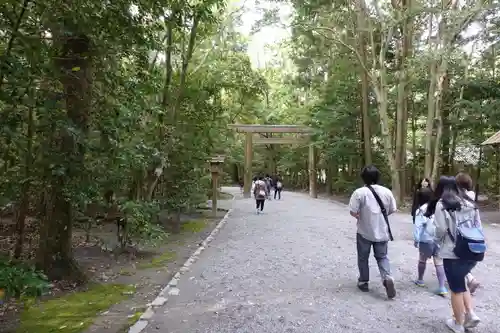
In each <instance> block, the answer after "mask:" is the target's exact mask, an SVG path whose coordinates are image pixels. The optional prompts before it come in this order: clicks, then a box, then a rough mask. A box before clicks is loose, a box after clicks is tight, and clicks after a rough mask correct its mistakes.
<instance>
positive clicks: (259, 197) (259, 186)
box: [253, 177, 267, 214]
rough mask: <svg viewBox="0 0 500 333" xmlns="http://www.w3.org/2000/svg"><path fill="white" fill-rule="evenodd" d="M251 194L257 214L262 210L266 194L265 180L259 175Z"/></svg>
mask: <svg viewBox="0 0 500 333" xmlns="http://www.w3.org/2000/svg"><path fill="white" fill-rule="evenodd" d="M253 194H254V197H255V203H256V206H257V214H260V213H261V212H262V211H263V210H264V202H265V201H266V196H267V192H266V182H265V181H264V178H263V177H259V179H258V180H257V181H256V182H255V188H254V191H253Z"/></svg>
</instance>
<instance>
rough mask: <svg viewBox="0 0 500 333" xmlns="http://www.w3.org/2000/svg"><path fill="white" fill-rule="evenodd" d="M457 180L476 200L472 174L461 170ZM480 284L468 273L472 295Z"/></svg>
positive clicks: (468, 282) (472, 198)
mask: <svg viewBox="0 0 500 333" xmlns="http://www.w3.org/2000/svg"><path fill="white" fill-rule="evenodd" d="M455 180H456V181H457V185H458V187H459V188H460V189H462V190H463V191H465V193H466V194H467V196H468V197H469V198H470V199H471V200H473V201H476V192H474V190H473V189H474V187H473V185H472V178H471V176H470V175H469V174H467V173H465V172H459V173H458V174H457V175H456V176H455ZM479 286H480V283H479V281H478V280H477V279H476V278H475V277H474V276H473V275H472V273H469V274H467V287H468V288H469V291H470V293H471V294H472V295H474V293H475V292H476V290H477V288H479Z"/></svg>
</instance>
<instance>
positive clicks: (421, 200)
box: [415, 187, 434, 208]
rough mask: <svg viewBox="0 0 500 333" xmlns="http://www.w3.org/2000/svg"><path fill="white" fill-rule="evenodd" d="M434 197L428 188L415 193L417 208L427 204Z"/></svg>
mask: <svg viewBox="0 0 500 333" xmlns="http://www.w3.org/2000/svg"><path fill="white" fill-rule="evenodd" d="M433 197H434V193H433V192H432V190H431V189H430V188H429V187H423V188H421V189H420V190H418V191H417V194H416V198H415V200H416V202H415V203H416V205H417V208H418V207H422V206H423V205H425V204H428V203H429V202H430V201H431V200H432V199H433Z"/></svg>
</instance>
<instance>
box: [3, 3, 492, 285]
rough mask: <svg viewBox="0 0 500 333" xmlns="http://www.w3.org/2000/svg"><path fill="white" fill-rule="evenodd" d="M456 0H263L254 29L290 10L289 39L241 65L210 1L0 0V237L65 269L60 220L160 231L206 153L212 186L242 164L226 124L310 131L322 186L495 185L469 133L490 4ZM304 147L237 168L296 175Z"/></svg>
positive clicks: (486, 56)
mask: <svg viewBox="0 0 500 333" xmlns="http://www.w3.org/2000/svg"><path fill="white" fill-rule="evenodd" d="M469 2H470V1H466V3H461V2H460V3H459V2H455V1H451V2H450V1H443V2H439V1H430V2H429V1H417V0H402V1H392V2H388V1H382V2H380V1H375V2H372V1H367V2H362V1H354V2H345V1H334V2H325V1H306V0H294V1H292V2H291V3H285V2H280V1H272V2H271V6H270V8H271V9H270V10H269V6H268V11H267V12H265V15H264V17H263V19H262V20H260V21H259V22H258V24H257V25H256V26H255V27H254V30H255V31H258V30H259V29H260V28H262V27H264V26H266V25H272V24H276V23H277V21H276V15H277V14H278V13H279V12H280V7H281V6H290V5H291V6H292V7H293V17H292V19H293V20H292V22H291V26H289V27H288V28H290V31H291V37H290V38H289V39H288V40H284V41H282V42H280V43H276V44H275V45H270V46H269V49H268V50H267V51H268V53H270V54H272V55H273V57H272V61H268V62H267V63H266V64H265V66H261V67H262V68H255V67H254V66H252V63H251V61H250V58H249V56H248V54H247V48H248V40H247V37H246V36H244V35H242V34H241V33H239V32H238V30H237V27H238V26H239V25H240V23H241V21H240V15H241V14H242V12H243V11H244V10H245V8H236V7H234V6H233V5H232V3H226V2H225V1H220V0H210V1H188V2H183V1H155V0H146V1H135V0H130V1H127V0H116V1H112V2H102V1H94V0H81V1H78V2H77V3H74V2H71V3H69V2H67V1H62V2H61V1H52V0H51V1H44V2H35V1H31V0H23V1H21V2H20V1H13V0H7V1H4V2H3V3H2V4H1V5H0V35H1V36H2V39H1V40H2V42H0V50H1V57H0V61H1V62H0V119H1V126H0V147H2V149H1V152H0V153H1V156H0V206H1V207H2V210H3V213H4V214H7V215H8V212H9V211H10V212H11V213H13V214H11V216H10V218H11V219H10V220H9V219H6V220H4V222H2V223H3V230H2V234H1V235H0V236H2V237H3V236H6V235H15V236H16V237H15V240H14V243H13V244H9V246H8V250H10V251H11V252H10V255H11V257H13V258H17V259H20V258H21V259H30V260H33V261H34V263H35V264H36V266H37V268H39V269H41V270H43V271H44V272H45V273H46V274H47V276H48V277H49V278H50V279H71V280H77V281H83V280H84V279H85V277H84V276H83V275H82V274H81V272H80V270H79V268H78V265H77V264H76V263H75V261H74V260H73V255H72V242H71V237H72V229H73V226H74V225H75V223H77V222H79V223H80V222H82V221H85V222H83V223H84V225H86V228H88V229H91V228H92V225H93V224H95V223H96V220H98V219H102V218H104V219H108V220H112V221H115V222H116V224H117V227H118V228H121V231H120V236H119V238H120V245H121V246H122V247H125V246H127V245H128V244H130V243H133V242H136V241H138V240H152V239H157V238H162V237H165V235H166V232H175V231H176V230H178V229H179V215H180V214H181V213H182V212H185V211H187V210H190V209H192V208H193V207H195V206H197V205H198V204H200V203H202V202H203V201H205V200H206V199H207V194H208V193H210V191H209V188H210V175H209V170H208V169H207V167H208V165H207V159H208V158H209V157H210V156H212V155H216V154H217V155H218V154H223V155H226V162H225V171H226V174H225V180H226V181H230V182H233V181H237V180H239V179H240V178H242V177H243V165H244V163H243V156H244V153H243V151H244V145H243V137H242V136H241V135H239V134H236V133H234V132H233V131H232V130H231V129H229V128H228V124H232V123H244V124H252V123H259V124H297V125H301V124H302V125H309V126H311V127H312V128H314V130H315V132H314V134H313V135H312V142H313V144H314V145H315V146H316V147H317V148H319V149H318V151H319V164H318V168H319V171H320V172H319V173H318V174H319V177H320V181H321V182H322V184H323V186H324V188H325V190H326V191H327V192H330V193H331V192H339V193H345V192H347V191H349V190H351V189H352V188H353V187H355V186H356V182H357V181H358V180H357V174H358V170H359V169H360V168H361V167H362V166H363V165H364V164H367V163H375V164H377V165H378V166H379V167H380V168H381V170H382V171H383V174H384V182H386V183H388V184H391V186H392V189H393V191H394V192H395V194H396V195H397V197H398V200H399V201H403V200H404V199H405V197H406V196H407V195H409V194H411V192H412V189H413V185H414V184H415V183H416V182H417V179H418V178H420V177H423V176H427V177H431V178H434V179H435V178H436V177H437V176H438V175H439V174H443V173H454V172H456V171H458V170H460V169H465V170H467V171H469V172H470V173H472V174H473V175H474V177H475V179H476V180H477V182H478V184H480V186H481V191H482V192H483V193H487V194H497V192H498V188H499V186H500V172H499V170H500V167H499V166H500V154H498V151H495V149H493V148H491V147H486V148H483V147H480V146H479V144H480V143H481V142H482V141H483V140H484V139H486V138H487V137H488V136H489V135H491V134H492V133H493V132H494V131H496V130H498V123H497V120H498V119H499V118H500V114H499V108H498V105H499V104H498V103H499V102H498V101H499V97H500V94H499V92H500V89H499V86H498V82H497V81H498V77H497V76H498V74H497V71H496V64H497V59H498V55H497V49H498V34H497V32H498V10H497V9H498V4H497V2H496V1H474V2H470V3H469ZM470 27H475V28H474V31H473V32H472V33H471V32H470V31H469V30H470ZM468 29H469V30H468ZM466 31H469V32H468V33H467V34H466V33H465V32H466ZM464 46H468V47H467V48H465V47H464ZM471 48H472V50H473V51H472V52H471V51H470V49H471ZM262 135H266V134H262ZM307 153H308V149H307V147H305V146H298V147H293V146H292V147H288V146H273V145H269V146H262V147H256V148H255V150H254V155H255V156H254V167H253V171H254V172H255V173H257V172H261V173H269V174H279V175H281V176H282V178H283V179H284V182H285V186H287V187H289V188H305V187H306V186H307V183H308V182H307V177H308V173H307V168H308V165H307V163H308V159H307ZM493 197H494V196H492V198H493ZM160 210H163V211H167V212H168V213H169V216H170V217H169V218H168V221H160V220H159V219H158V212H159V211H160ZM11 222H12V223H11ZM27 230H29V231H33V232H32V234H33V233H34V234H35V235H36V237H35V239H34V244H35V245H34V246H33V242H32V239H29V243H30V246H31V247H32V248H34V249H35V253H34V254H33V255H31V253H26V251H25V247H26V246H25V245H26V242H27V241H28V240H27V236H26V235H27Z"/></svg>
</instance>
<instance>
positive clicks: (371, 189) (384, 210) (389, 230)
mask: <svg viewBox="0 0 500 333" xmlns="http://www.w3.org/2000/svg"><path fill="white" fill-rule="evenodd" d="M366 187H368V188H369V189H370V191H371V192H372V194H373V196H374V197H375V200H377V203H378V205H379V206H380V210H381V211H382V215H383V216H384V220H385V223H386V224H387V231H388V232H389V239H390V240H391V241H394V237H392V231H391V225H390V224H389V216H388V215H387V210H386V209H385V206H384V204H383V203H382V200H381V199H380V197H379V196H378V194H377V192H375V190H374V189H373V187H371V186H370V185H366Z"/></svg>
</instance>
